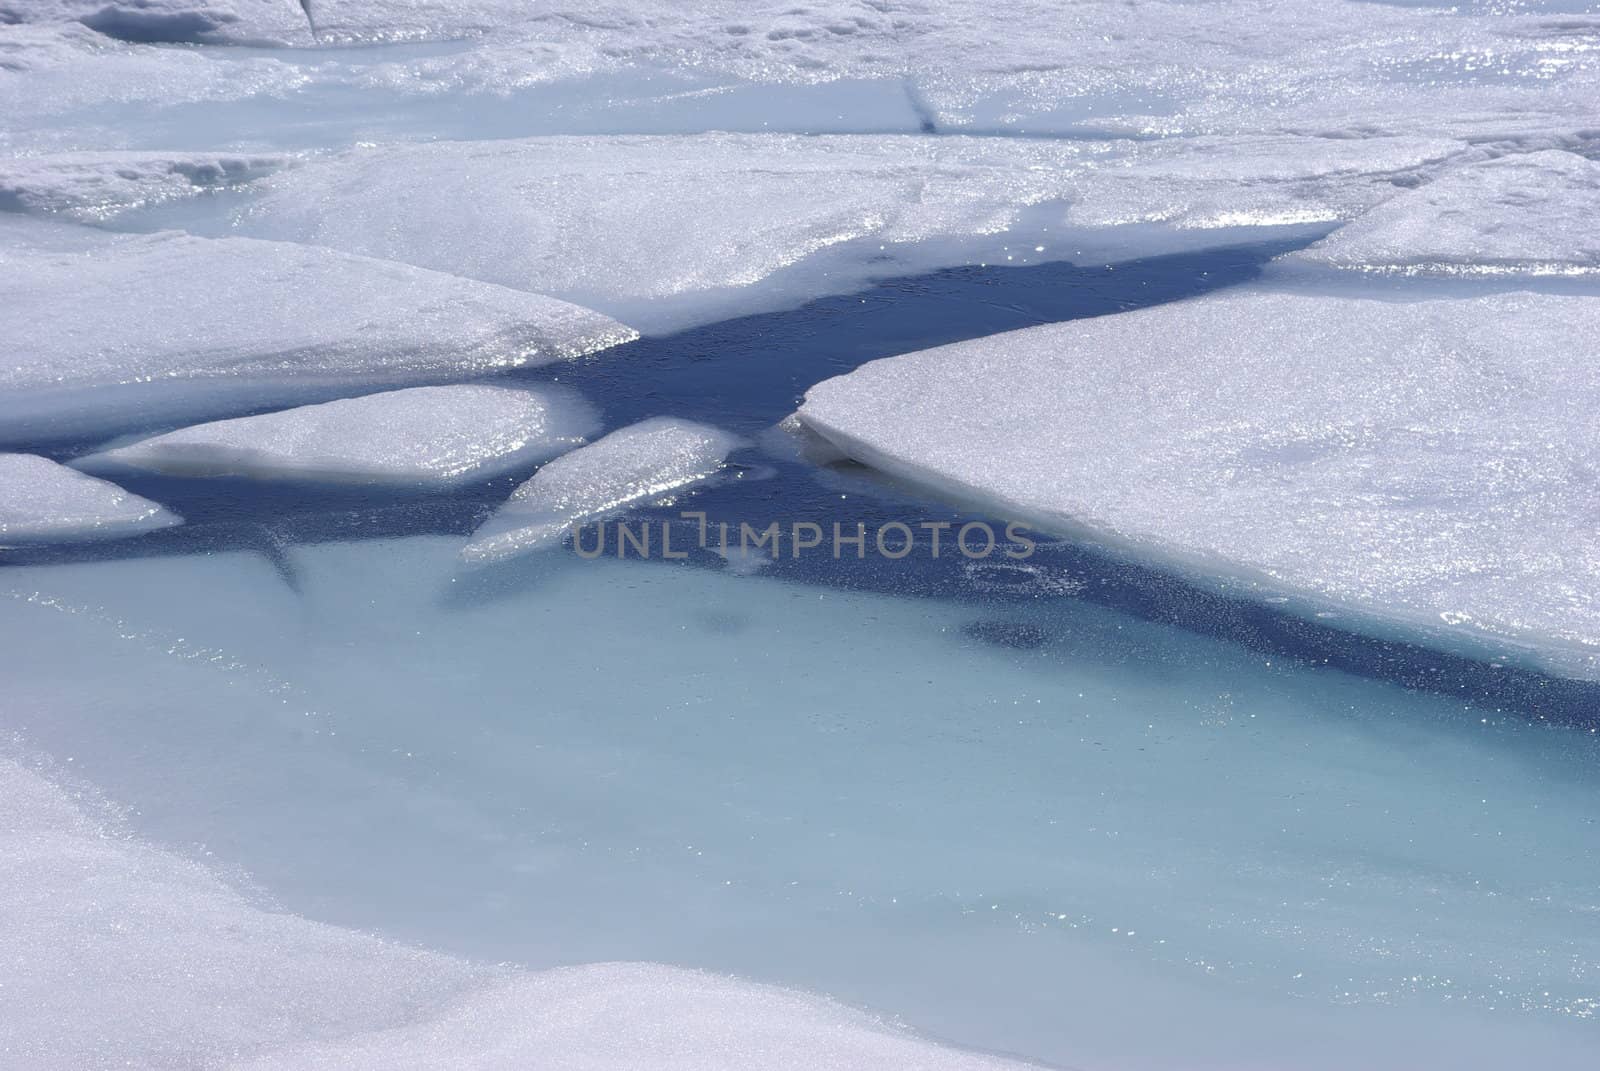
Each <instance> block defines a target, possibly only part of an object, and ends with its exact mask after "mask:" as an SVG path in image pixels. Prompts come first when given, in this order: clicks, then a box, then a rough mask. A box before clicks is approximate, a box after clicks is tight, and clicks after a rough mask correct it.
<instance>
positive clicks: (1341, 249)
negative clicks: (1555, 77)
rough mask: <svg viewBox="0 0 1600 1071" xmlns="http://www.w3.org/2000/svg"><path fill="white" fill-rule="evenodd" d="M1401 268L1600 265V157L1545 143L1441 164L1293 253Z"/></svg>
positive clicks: (1349, 265)
mask: <svg viewBox="0 0 1600 1071" xmlns="http://www.w3.org/2000/svg"><path fill="white" fill-rule="evenodd" d="M1287 259H1288V260H1289V261H1290V262H1295V263H1306V264H1315V265H1320V266H1324V267H1332V268H1341V269H1348V270H1357V271H1368V272H1379V273H1384V274H1400V275H1524V276H1539V275H1593V274H1595V273H1597V272H1600V163H1595V162H1594V161H1592V160H1587V159H1584V158H1583V157H1581V156H1576V155H1574V154H1572V153H1569V152H1561V151H1559V150H1553V149H1552V150H1546V151H1544V152H1536V153H1528V154H1526V155H1519V156H1511V157H1505V158H1502V159H1498V160H1490V161H1488V162H1487V163H1479V164H1474V165H1471V166H1467V167H1461V168H1457V169H1453V170H1450V171H1447V172H1445V173H1444V174H1442V175H1440V176H1439V177H1438V178H1435V179H1434V180H1433V181H1431V182H1429V183H1427V184H1426V185H1424V186H1421V187H1420V188H1418V189H1415V190H1408V191H1406V192H1404V193H1401V194H1399V195H1398V196H1396V197H1394V198H1392V199H1390V200H1388V201H1386V202H1384V203H1383V204H1380V205H1378V206H1377V207H1375V208H1373V209H1371V210H1370V211H1368V212H1367V213H1366V214H1365V215H1363V216H1361V217H1360V218H1359V219H1357V220H1355V221H1354V222H1352V223H1348V224H1346V225H1345V226H1343V227H1341V228H1340V229H1339V230H1337V231H1335V232H1334V233H1333V234H1331V235H1329V236H1328V237H1326V238H1324V239H1323V240H1322V241H1320V242H1317V243H1316V244H1315V245H1313V246H1311V247H1310V248H1309V249H1306V250H1303V251H1302V252H1299V253H1296V254H1294V255H1293V256H1291V257H1289V258H1287Z"/></svg>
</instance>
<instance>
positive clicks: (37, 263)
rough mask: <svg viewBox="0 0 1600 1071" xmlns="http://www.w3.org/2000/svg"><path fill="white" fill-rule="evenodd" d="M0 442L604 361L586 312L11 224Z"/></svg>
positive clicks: (389, 277) (287, 251)
mask: <svg viewBox="0 0 1600 1071" xmlns="http://www.w3.org/2000/svg"><path fill="white" fill-rule="evenodd" d="M0 307H3V308H4V309H5V310H6V315H5V317H4V319H3V320H0V347H3V348H4V349H5V350H6V351H7V352H8V353H10V354H12V355H14V356H13V357H12V358H11V359H10V360H8V361H7V362H6V364H5V366H4V367H3V368H0V436H3V437H4V438H6V439H9V440H13V441H15V440H17V439H19V438H22V437H24V436H29V437H32V438H34V439H50V438H67V437H70V436H74V435H82V434H86V433H91V432H101V431H112V430H123V429H130V428H151V427H152V426H157V425H159V424H160V423H161V422H164V421H166V422H177V421H181V420H184V419H185V418H195V417H209V416H221V415H227V414H228V413H229V412H230V411H231V412H238V411H239V410H240V409H243V408H259V407H261V406H264V405H272V404H283V403H289V402H301V401H314V400H320V399H321V398H328V397H331V396H336V395H339V394H347V393H355V392H359V391H360V390H362V389H364V388H365V389H371V388H372V387H375V386H376V387H382V386H400V385H404V384H406V383H408V382H410V383H418V382H422V383H426V382H429V381H434V382H438V381H442V380H453V379H468V378H471V377H474V376H482V375H485V374H488V373H491V372H496V371H501V370H504V369H507V368H517V367H523V366H528V365H539V364H545V363H549V362H552V361H560V360H564V359H568V358H572V357H577V356H581V355H583V354H588V353H593V352H595V351H597V350H601V349H604V348H606V347H608V346H611V345H614V344H616V343H618V342H623V341H626V340H628V339H630V338H632V337H633V332H632V331H631V330H629V329H628V328H626V327H624V326H622V325H621V324H619V323H617V322H616V321H614V320H611V319H609V318H608V317H605V316H602V315H600V314H598V313H596V312H592V311H590V310H588V309H584V308H580V307H578V306H575V305H571V304H568V303H566V302H563V301H558V300H555V299H553V298H547V297H542V296H538V295H534V294H529V293H525V292H522V291H516V290H510V289H506V288H503V287H498V286H492V285H486V284H483V283H478V282H472V281H468V280H465V279H459V278H456V277H453V276H449V275H443V274H439V273H437V272H430V271H424V270H419V269H417V268H414V267H410V266H407V265H403V264H392V263H385V262H383V261H377V260H371V259H367V258H364V257H353V256H348V255H346V254H342V253H335V252H331V251H329V250H326V249H316V248H311V247H308V246H301V245H294V244H289V243H275V242H260V241H254V240H250V239H243V238H226V239H217V240H212V239H205V238H195V237H191V236H188V235H183V234H177V233H162V234H154V235H109V234H105V233H102V232H98V231H94V230H91V229H88V228H80V227H76V226H73V225H70V224H59V223H47V222H41V221H36V220H32V219H28V218H25V217H9V218H0Z"/></svg>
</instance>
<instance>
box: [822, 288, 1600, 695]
mask: <svg viewBox="0 0 1600 1071" xmlns="http://www.w3.org/2000/svg"><path fill="white" fill-rule="evenodd" d="M1597 340H1600V300H1597V299H1594V298H1591V297H1583V296H1555V295H1540V294H1532V293H1515V294H1501V295H1493V296H1484V297H1476V298H1462V299H1454V300H1426V301H1412V302H1406V301H1403V300H1395V299H1392V297H1391V299H1390V300H1374V299H1367V298H1352V297H1332V296H1315V295H1295V294H1274V293H1226V294H1220V295H1216V296H1211V297H1205V298H1200V299H1195V300H1190V301H1185V302H1181V303H1177V304H1173V305H1167V306H1162V307H1158V308H1153V309H1147V310H1142V311H1138V312H1131V313H1124V314H1118V315H1114V316H1107V317H1101V318H1097V319H1089V320H1082V321H1077V322H1071V323H1064V324H1058V325H1052V326H1047V327H1039V328H1032V329H1028V330H1024V331H1018V332H1013V333H1010V334H1004V335H998V336H994V337H991V338H984V339H979V340H975V341H972V342H964V343H958V344H956V345H952V346H945V347H941V348H938V349H932V350H927V351H924V352H921V353H916V354H910V355H906V356H902V357H896V358H890V359H887V360H881V361H876V362H873V363H871V364H868V365H866V366H864V367H862V368H860V369H858V370H857V371H855V372H853V373H850V374H848V375H845V376H841V377H838V378H835V379H831V380H828V381H827V382H825V383H822V384H820V385H818V386H816V387H813V388H812V389H811V390H810V391H809V392H807V395H806V399H805V402H804V404H803V405H802V406H801V408H800V411H799V417H800V420H801V422H802V423H803V424H804V425H805V426H806V427H807V428H809V429H810V430H812V431H813V432H816V433H818V434H821V435H822V436H824V437H825V438H827V439H828V440H829V441H831V442H832V443H833V444H834V445H835V446H837V447H838V448H840V449H841V450H843V451H845V452H846V453H847V454H848V455H849V456H850V457H852V458H854V459H856V460H857V461H861V462H864V463H866V464H869V465H872V466H873V467H875V468H878V469H881V470H882V471H884V472H886V473H888V474H890V475H893V476H897V477H902V478H905V479H908V480H912V481H914V482H917V483H921V484H925V485H928V486H931V487H934V488H937V489H940V490H942V491H946V492H950V493H954V494H958V495H961V496H964V497H967V498H970V499H973V500H975V501H976V502H978V503H981V504H983V505H984V506H985V507H987V508H988V509H990V510H992V511H994V512H997V513H999V514H1001V515H1004V516H1010V517H1016V518H1019V519H1023V520H1029V521H1032V522H1033V523H1035V524H1037V525H1039V526H1040V527H1042V528H1045V529H1047V530H1054V531H1058V532H1062V533H1072V534H1084V535H1087V536H1089V537H1092V538H1095V539H1098V540H1103V541H1105V542H1107V543H1109V544H1111V545H1112V546H1114V547H1115V548H1116V549H1118V550H1119V551H1121V552H1123V553H1126V554H1129V555H1132V556H1135V557H1138V558H1140V559H1144V560H1147V561H1152V562H1157V563H1161V564H1165V565H1168V566H1173V567H1178V568H1181V569H1183V570H1185V571H1187V572H1189V573H1191V574H1194V575H1197V576H1201V577H1207V578H1212V579H1213V580H1221V581H1224V582H1230V583H1231V584H1232V586H1234V587H1237V588H1238V589H1239V590H1243V591H1247V592H1251V593H1254V594H1256V595H1258V596H1262V597H1288V598H1290V599H1292V600H1294V601H1295V603H1296V604H1297V605H1300V606H1302V607H1304V608H1307V609H1310V610H1315V611H1319V612H1329V613H1333V614H1336V615H1337V618H1336V620H1340V621H1344V622H1345V623H1346V625H1347V626H1348V625H1349V624H1350V623H1351V622H1354V623H1355V624H1356V625H1357V627H1364V628H1372V627H1376V628H1378V629H1379V630H1380V631H1383V630H1396V629H1398V630H1399V631H1401V632H1402V633H1404V634H1406V635H1417V634H1420V635H1422V636H1423V637H1425V638H1427V639H1430V640H1432V641H1434V642H1439V643H1442V644H1444V645H1446V646H1456V647H1463V648H1464V649H1466V650H1469V651H1470V652H1471V653H1474V654H1480V655H1481V654H1488V655H1489V656H1491V657H1510V658H1513V659H1515V660H1520V661H1525V662H1531V663H1534V664H1537V665H1540V666H1543V667H1545V668H1548V669H1550V670H1552V671H1554V672H1558V673H1562V674H1568V675H1574V676H1580V677H1586V678H1592V677H1600V601H1597V599H1596V595H1595V593H1596V592H1597V591H1600V502H1597V501H1596V499H1595V496H1594V495H1593V493H1592V486H1591V484H1592V479H1591V475H1590V474H1591V473H1592V472H1594V471H1595V466H1596V465H1597V464H1600V456H1597V455H1596V449H1597V447H1596V444H1597V443H1600V437H1597V435H1596V432H1597V431H1600V425H1597V421H1600V417H1597V415H1596V414H1597V413H1600V386H1597V380H1596V379H1595V377H1594V376H1593V374H1592V368H1593V365H1594V361H1595V359H1596V357H1597V354H1596V345H1597Z"/></svg>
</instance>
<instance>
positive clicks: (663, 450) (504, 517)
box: [461, 417, 738, 562]
mask: <svg viewBox="0 0 1600 1071" xmlns="http://www.w3.org/2000/svg"><path fill="white" fill-rule="evenodd" d="M737 445H738V440H737V439H736V438H735V437H734V436H732V435H730V434H728V433H727V432H725V431H721V430H719V429H717V428H713V427H708V426H706V425H704V424H696V423H694V422H692V421H688V420H678V419H675V418H672V417H653V418H651V419H649V420H641V421H640V422H639V423H637V424H630V425H629V426H628V427H626V428H621V429H619V430H617V431H614V432H612V433H611V434H610V435H607V436H606V437H605V438H603V439H601V440H600V441H599V442H596V443H593V444H591V445H589V446H585V447H582V448H581V449H578V450H574V451H573V452H572V453H570V454H567V455H566V456H564V457H559V458H557V459H556V460H554V461H552V462H550V464H548V465H546V466H545V467H544V468H542V469H540V470H539V471H538V472H536V473H534V475H533V477H532V478H531V479H530V480H528V481H527V482H526V483H524V484H523V485H522V486H521V487H518V488H517V489H516V491H514V492H513V493H512V495H511V498H510V499H509V500H508V501H507V502H506V504H505V505H503V506H501V507H500V509H499V510H497V511H496V512H495V513H494V515H493V516H491V517H490V518H489V519H488V520H487V521H485V522H484V524H483V526H482V527H481V528H479V529H478V530H477V531H476V532H474V533H473V534H472V541H471V542H470V543H468V544H467V545H466V546H465V547H463V548H462V550H461V556H462V558H464V559H465V560H467V561H469V562H491V561H498V560H500V559H503V558H509V557H511V556H513V555H516V554H523V553H527V552H529V551H534V550H539V549H542V548H544V547H549V546H553V545H555V544H557V543H560V542H561V540H562V539H564V538H565V537H566V535H567V533H568V531H570V530H571V528H572V527H573V525H576V524H583V523H585V522H587V521H591V520H595V519H597V518H600V517H604V516H607V515H609V514H612V513H614V512H616V511H618V510H621V509H623V508H625V507H627V506H628V505H630V504H632V503H635V502H642V501H645V500H648V499H651V498H655V497H657V496H660V495H664V494H667V493H668V492H671V491H677V490H681V489H683V488H685V487H689V486H691V485H693V484H696V483H698V482H700V481H701V480H704V479H706V478H707V477H709V476H712V475H714V474H715V473H716V472H717V470H718V469H720V468H721V467H722V463H723V460H724V459H725V458H726V457H727V456H728V454H729V453H730V452H731V451H732V450H733V449H734V448H735V447H736V446H737Z"/></svg>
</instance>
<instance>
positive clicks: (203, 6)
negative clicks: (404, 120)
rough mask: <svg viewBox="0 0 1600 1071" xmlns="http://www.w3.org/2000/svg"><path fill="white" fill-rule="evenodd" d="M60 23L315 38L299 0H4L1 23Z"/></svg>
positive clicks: (247, 37) (176, 38)
mask: <svg viewBox="0 0 1600 1071" xmlns="http://www.w3.org/2000/svg"><path fill="white" fill-rule="evenodd" d="M366 2H368V3H370V2H371V0H366ZM338 3H339V0H323V4H324V5H325V6H337V5H338ZM60 22H76V23H80V24H82V25H84V26H87V27H89V28H90V29H92V30H95V31H97V32H99V33H102V34H105V35H106V36H107V37H112V38H116V39H118V40H122V41H131V42H143V43H171V44H298V43H305V44H310V43H311V32H310V27H309V26H308V24H307V21H306V17H305V15H304V13H303V12H302V11H301V8H300V4H299V2H298V0H0V23H46V24H48V23H60Z"/></svg>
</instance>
